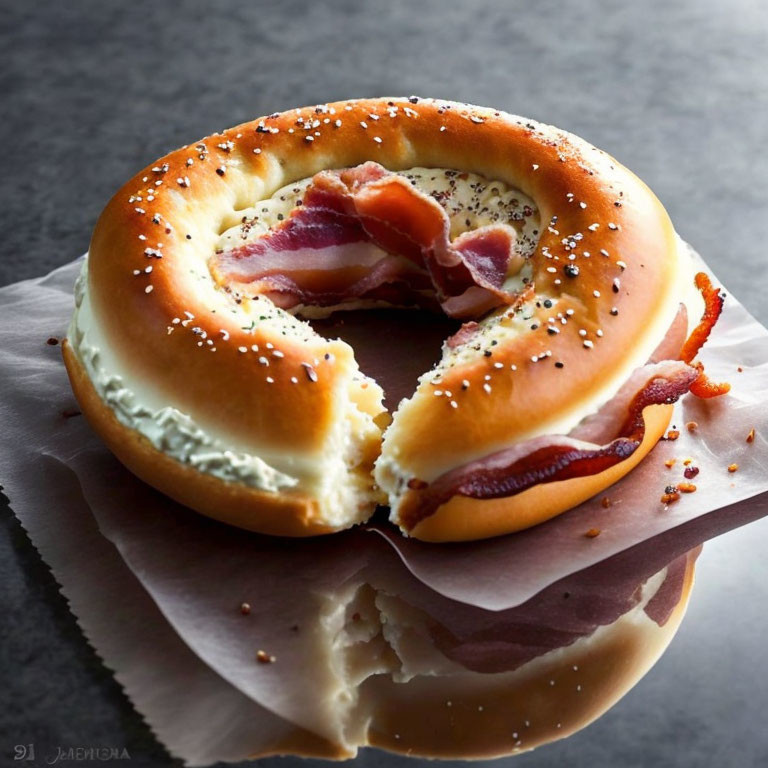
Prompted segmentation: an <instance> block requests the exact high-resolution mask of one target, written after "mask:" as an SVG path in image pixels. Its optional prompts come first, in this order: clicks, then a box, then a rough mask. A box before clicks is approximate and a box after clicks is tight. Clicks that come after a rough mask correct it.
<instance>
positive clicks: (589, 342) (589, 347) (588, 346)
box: [584, 339, 595, 349]
mask: <svg viewBox="0 0 768 768" xmlns="http://www.w3.org/2000/svg"><path fill="white" fill-rule="evenodd" d="M584 346H585V347H586V348H587V349H592V347H594V346H595V345H594V344H593V343H592V342H591V341H590V340H589V339H586V341H584Z"/></svg>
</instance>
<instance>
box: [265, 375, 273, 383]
mask: <svg viewBox="0 0 768 768" xmlns="http://www.w3.org/2000/svg"><path fill="white" fill-rule="evenodd" d="M266 382H267V384H274V383H275V380H274V379H273V378H272V377H271V376H267V378H266Z"/></svg>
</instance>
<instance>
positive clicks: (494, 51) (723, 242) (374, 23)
mask: <svg viewBox="0 0 768 768" xmlns="http://www.w3.org/2000/svg"><path fill="white" fill-rule="evenodd" d="M667 5H670V6H672V7H666V6H667ZM4 20H5V25H4V28H3V29H2V31H0V36H2V37H1V39H0V45H2V50H3V51H4V54H3V55H4V66H3V67H2V72H3V74H2V76H1V79H0V93H1V94H2V100H3V104H4V107H5V109H4V120H3V122H2V125H0V131H2V134H3V139H4V141H3V144H2V146H3V147H4V149H5V152H4V160H3V170H4V172H3V174H2V175H0V187H1V189H2V191H1V192H0V195H1V196H2V199H3V201H4V205H3V209H2V211H0V216H2V221H3V224H4V225H5V226H4V228H3V231H4V249H3V254H4V255H3V258H2V260H1V261H0V283H3V284H4V283H8V282H12V281H14V280H17V279H22V278H25V277H32V276H34V275H38V274H41V273H43V272H46V271H48V270H49V269H50V268H52V267H53V266H56V265H58V264H62V263H64V262H67V261H69V260H70V259H72V258H73V257H75V256H76V255H78V254H79V253H81V252H82V251H84V250H85V248H86V247H87V243H88V237H89V233H90V230H91V228H92V226H93V223H94V222H95V218H96V216H97V215H98V213H99V211H100V210H101V208H102V207H103V205H104V203H105V202H106V200H107V198H108V197H109V196H110V195H111V194H112V193H113V192H114V190H115V189H117V188H118V187H119V186H120V184H122V182H123V181H124V180H125V179H126V178H128V177H129V176H130V175H131V174H132V173H133V172H135V170H136V169H137V168H140V167H141V166H143V165H144V164H146V163H147V162H150V161H152V160H153V159H154V158H155V157H157V156H159V155H160V154H162V153H164V152H165V151H167V150H169V149H171V148H173V147H175V146H177V145H180V144H182V143H185V142H187V141H190V140H193V139H196V138H198V137H199V136H202V135H204V134H206V133H210V132H212V131H214V130H217V129H220V128H224V127H227V126H229V125H232V124H235V123H237V122H240V121H242V120H247V119H251V118H252V117H254V116H257V115H260V114H264V113H268V112H272V111H274V110H278V109H283V108H287V107H290V106H294V105H296V104H300V103H314V102H317V101H324V100H330V99H334V98H346V97H350V96H355V95H380V94H384V93H410V92H415V93H419V94H424V95H435V96H439V97H445V98H455V99H460V100H466V101H474V102H476V103H480V104H488V105H493V106H498V107H500V108H504V109H507V110H510V111H514V112H518V113H521V114H523V115H526V116H531V117H534V118H538V119H540V120H543V121H546V122H551V123H554V124H556V125H559V126H560V127H563V128H566V129H568V130H571V131H573V132H575V133H577V134H580V135H582V136H584V138H586V139H588V140H589V141H591V142H593V143H594V144H596V145H597V146H600V147H602V148H604V149H606V150H608V151H609V152H611V153H612V154H614V155H615V156H616V157H618V158H619V159H620V160H621V161H622V162H624V163H625V164H626V165H628V166H629V167H630V168H632V169H633V170H634V171H635V172H637V173H638V175H640V176H641V177H642V178H643V179H644V180H645V181H646V182H647V183H648V184H649V185H650V186H651V187H652V188H653V189H654V191H655V192H656V193H657V194H658V195H659V197H660V198H661V199H662V201H663V202H664V203H665V205H666V206H667V208H668V210H669V212H670V214H671V216H672V218H673V220H674V221H675V223H676V225H677V227H678V229H679V231H680V233H681V234H682V235H683V236H684V237H685V238H686V239H687V240H689V241H690V242H691V243H692V244H693V245H694V246H695V247H696V248H697V249H698V250H699V251H700V252H701V254H702V255H703V256H704V258H705V259H707V260H708V261H709V262H710V264H711V265H712V267H713V268H714V269H715V270H716V272H717V273H718V274H719V275H721V276H722V277H723V279H724V280H725V281H726V285H727V287H728V288H729V289H730V290H731V291H733V292H734V294H736V295H738V296H739V298H740V299H741V300H742V301H743V303H744V304H745V305H746V306H747V308H749V309H750V310H751V311H752V312H753V313H754V314H755V315H756V316H757V317H758V318H760V319H761V320H762V322H764V323H768V306H767V305H766V303H765V301H764V299H763V294H764V283H765V278H766V277H768V262H766V256H765V247H764V235H763V229H764V222H765V221H766V220H768V204H767V203H766V201H768V161H767V160H766V158H765V156H764V155H762V154H760V153H759V151H756V150H758V148H759V147H760V146H761V145H762V143H763V141H764V137H765V135H766V132H767V131H768V105H767V104H766V97H765V93H766V90H767V88H768V76H766V74H765V72H766V71H768V66H766V64H768V57H767V56H766V54H765V45H764V41H765V36H766V33H767V32H768V10H766V8H765V7H764V6H758V4H757V3H753V2H749V0H737V1H736V2H735V3H732V4H729V5H727V6H726V5H725V4H717V3H714V2H711V1H710V0H707V1H706V2H697V1H696V0H682V1H681V2H677V3H674V4H666V3H662V2H659V1H657V0H654V1H653V2H651V3H644V4H636V5H635V6H630V5H626V4H622V5H621V6H617V5H615V4H612V3H608V2H596V1H595V0H593V1H592V2H589V3H582V4H580V5H579V6H578V7H577V6H576V5H572V7H571V10H566V9H565V8H564V7H562V4H560V3H554V2H551V3H550V2H543V3H538V4H535V5H534V6H531V5H530V4H522V3H520V4H518V3H510V2H502V0H498V2H489V1H488V0H480V2H475V3H472V4H470V3H460V2H458V1H457V0H448V2H438V0H434V1H432V0H430V1H428V2H423V1H422V2H418V3H406V2H405V1H404V0H402V1H401V0H397V2H389V3H374V2H355V1H354V0H349V1H348V2H335V3H328V4H323V5H322V6H321V4H304V3H301V2H281V3H270V4H267V3H242V2H220V3H217V4H216V6H215V9H214V8H213V7H212V6H209V5H207V4H204V3H202V2H186V3H180V4H174V6H171V5H167V6H156V5H155V4H153V3H149V2H133V3H130V4H120V5H114V6H110V7H107V6H105V5H104V4H101V3H98V2H95V1H94V2H73V3H69V4H66V5H64V4H55V3H37V4H20V3H19V4H14V5H12V6H10V7H9V8H8V9H7V11H6V14H5V19H4ZM2 521H3V535H2V537H0V579H2V582H3V585H4V589H3V590H2V598H1V599H2V612H3V622H2V625H1V626H2V630H0V631H1V632H2V655H1V656H0V754H2V755H3V756H7V757H5V760H9V759H10V757H11V756H12V754H13V746H14V745H15V744H29V743H34V744H36V746H37V754H38V757H39V758H40V759H39V760H38V762H39V763H42V761H43V759H44V756H46V755H55V754H56V752H57V748H58V747H59V746H61V747H62V748H64V749H66V748H68V747H70V746H74V747H77V746H86V747H88V746H101V745H107V746H123V745H125V746H126V747H127V749H128V751H129V752H130V754H131V756H132V758H133V760H132V762H131V763H130V764H131V765H136V766H159V765H167V764H171V761H170V759H169V758H168V757H167V756H166V755H165V753H164V750H163V749H162V747H161V746H159V745H158V744H157V743H156V742H155V740H154V739H153V737H152V735H151V733H150V732H149V730H148V729H147V727H146V725H145V724H144V723H143V722H142V721H141V719H140V718H139V716H138V715H137V714H136V713H135V711H134V710H133V709H132V707H131V705H130V703H129V702H128V701H127V700H126V699H125V697H124V696H123V694H122V692H121V690H120V688H119V685H118V684H117V683H116V682H115V681H114V679H113V678H112V676H111V673H110V672H109V671H108V670H106V669H105V668H104V667H103V666H102V665H101V663H100V662H99V660H98V658H97V657H96V655H95V654H94V653H93V651H92V650H91V649H90V647H89V646H88V645H87V644H86V642H85V640H84V639H83V637H82V635H81V634H80V632H79V630H78V628H77V626H76V623H75V621H74V619H73V618H72V616H71V614H70V613H69V612H68V609H67V607H66V603H65V602H64V600H63V599H62V598H61V596H60V595H59V593H58V590H57V588H56V585H55V583H54V582H53V580H52V579H51V577H50V574H49V572H48V570H47V568H46V567H45V565H44V564H43V563H42V562H41V561H40V559H39V557H38V556H37V554H36V553H35V551H34V549H33V548H32V547H31V545H30V543H29V541H28V540H27V538H26V536H25V534H24V532H23V530H22V529H21V528H20V526H19V525H18V523H16V521H15V520H14V518H13V516H12V515H11V514H10V513H9V511H8V509H7V506H6V505H4V506H3V512H2ZM767 550H768V521H761V522H759V523H755V524H753V525H751V526H749V527H748V528H744V529H740V530H737V531H734V532H731V533H729V534H726V535H725V536H723V537H721V538H720V539H718V540H716V541H714V542H711V543H709V544H708V545H707V546H706V547H705V550H704V553H703V554H702V556H701V558H700V559H699V566H698V569H697V575H698V579H697V584H696V586H695V588H694V591H693V595H692V599H691V604H690V608H689V611H688V616H687V618H686V620H685V621H684V623H683V625H682V628H681V630H680V632H679V634H678V636H677V637H676V638H675V640H674V641H673V643H672V645H671V647H670V649H669V650H668V651H667V653H666V654H665V655H664V657H663V658H662V659H661V661H660V662H659V663H658V665H657V666H656V667H655V668H654V669H653V670H652V671H651V672H650V673H649V675H648V676H647V677H646V678H645V679H644V680H643V681H641V683H640V684H639V685H638V686H637V687H636V688H635V689H634V690H633V691H632V692H631V693H630V694H629V695H628V696H627V697H626V698H625V699H624V700H623V701H622V702H620V703H619V704H618V705H617V706H616V707H615V708H614V709H612V710H611V711H610V712H609V713H608V714H606V715H605V716H604V717H603V718H602V719H601V720H600V721H598V722H597V723H596V724H594V725H593V726H591V727H590V728H588V729H587V730H586V731H584V732H582V733H580V734H577V735H576V736H574V737H572V738H571V739H569V740H567V741H564V742H561V743H559V744H555V745H552V746H549V747H546V748H543V749H542V750H540V751H537V752H534V753H532V754H530V755H523V756H521V757H517V758H515V763H514V764H515V765H520V766H536V767H539V766H562V765H568V766H569V767H570V766H595V765H597V766H602V765H622V766H647V765H654V764H656V765H674V766H683V767H686V768H687V767H688V766H691V767H693V766H696V768H701V767H702V766H704V767H709V766H730V765H734V766H753V765H763V764H768V735H766V731H765V729H764V712H765V709H766V707H767V706H768V675H766V674H765V672H764V670H765V669H766V665H767V662H768V652H766V651H765V650H764V648H765V645H766V643H765V638H766V637H768V616H766V611H765V606H766V605H768V565H767V564H766V558H765V552H766V551H767ZM83 556H84V557H87V552H84V553H83ZM115 610H119V605H116V606H115ZM359 761H360V762H361V763H368V764H376V765H381V764H383V763H387V764H394V763H397V764H400V763H403V764H405V763H406V761H405V760H404V759H400V758H394V757H388V756H384V755H382V754H381V753H376V752H367V753H364V754H362V755H361V757H360V758H359ZM275 762H277V761H275ZM282 762H286V761H285V760H284V761H282ZM290 762H293V761H290ZM297 764H298V763H297Z"/></svg>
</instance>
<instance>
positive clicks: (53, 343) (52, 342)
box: [45, 336, 59, 347]
mask: <svg viewBox="0 0 768 768" xmlns="http://www.w3.org/2000/svg"><path fill="white" fill-rule="evenodd" d="M45 343H46V344H47V345H48V346H49V347H55V346H56V345H57V344H58V343H59V340H58V339H57V338H56V337H55V336H51V338H50V339H48V341H46V342H45Z"/></svg>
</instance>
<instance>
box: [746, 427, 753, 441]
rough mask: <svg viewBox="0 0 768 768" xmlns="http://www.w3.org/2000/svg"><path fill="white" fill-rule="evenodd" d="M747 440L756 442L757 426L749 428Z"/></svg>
mask: <svg viewBox="0 0 768 768" xmlns="http://www.w3.org/2000/svg"><path fill="white" fill-rule="evenodd" d="M747 442H748V443H754V442H755V428H754V427H752V429H750V430H749V433H748V434H747Z"/></svg>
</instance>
